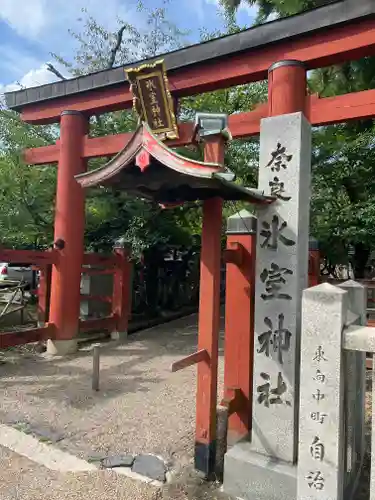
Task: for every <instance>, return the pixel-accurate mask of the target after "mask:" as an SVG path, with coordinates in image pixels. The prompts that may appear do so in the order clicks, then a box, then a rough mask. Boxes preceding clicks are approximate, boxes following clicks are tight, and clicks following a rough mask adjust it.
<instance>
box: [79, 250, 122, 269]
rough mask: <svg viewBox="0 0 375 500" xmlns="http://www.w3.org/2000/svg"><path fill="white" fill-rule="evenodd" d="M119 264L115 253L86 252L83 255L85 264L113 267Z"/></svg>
mask: <svg viewBox="0 0 375 500" xmlns="http://www.w3.org/2000/svg"><path fill="white" fill-rule="evenodd" d="M116 264H117V260H116V256H115V255H101V254H99V253H85V254H84V256H83V265H84V266H103V267H104V266H106V267H112V266H115V265H116Z"/></svg>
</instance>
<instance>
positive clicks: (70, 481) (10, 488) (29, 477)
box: [0, 447, 160, 500]
mask: <svg viewBox="0 0 375 500" xmlns="http://www.w3.org/2000/svg"><path fill="white" fill-rule="evenodd" d="M0 498H1V500H47V499H48V500H65V499H69V500H83V499H87V498H89V499H90V500H103V499H111V500H156V499H158V498H160V489H159V488H156V487H154V486H152V485H149V484H145V483H142V482H139V481H134V480H132V479H129V478H127V477H124V476H119V475H117V474H116V473H114V472H112V471H110V470H109V471H108V470H103V471H97V472H87V473H74V474H73V473H65V474H64V473H60V472H56V471H51V470H50V469H46V468H45V467H43V466H41V465H37V464H36V463H35V462H33V461H30V460H28V459H27V458H24V457H22V456H20V455H17V454H16V453H14V452H12V451H10V450H8V449H7V448H3V447H0Z"/></svg>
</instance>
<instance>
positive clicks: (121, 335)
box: [111, 332, 128, 342]
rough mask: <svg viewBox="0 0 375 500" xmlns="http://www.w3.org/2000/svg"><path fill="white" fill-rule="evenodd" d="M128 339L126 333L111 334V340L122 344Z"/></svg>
mask: <svg viewBox="0 0 375 500" xmlns="http://www.w3.org/2000/svg"><path fill="white" fill-rule="evenodd" d="M127 338H128V332H111V339H112V340H117V341H118V342H123V341H125V340H126V339H127Z"/></svg>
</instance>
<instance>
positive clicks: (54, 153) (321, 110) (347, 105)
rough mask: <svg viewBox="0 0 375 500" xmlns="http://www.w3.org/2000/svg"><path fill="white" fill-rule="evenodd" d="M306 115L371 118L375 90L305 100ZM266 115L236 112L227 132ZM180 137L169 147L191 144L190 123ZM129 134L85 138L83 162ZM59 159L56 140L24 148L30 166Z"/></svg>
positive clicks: (248, 131)
mask: <svg viewBox="0 0 375 500" xmlns="http://www.w3.org/2000/svg"><path fill="white" fill-rule="evenodd" d="M307 101H308V102H307V104H306V114H307V117H308V119H309V120H310V122H311V124H312V125H316V126H318V125H332V124H334V123H340V122H346V121H350V120H358V119H363V118H371V117H374V116H375V90H365V91H362V92H354V93H352V94H344V95H340V96H335V97H326V98H323V99H319V98H318V97H317V96H309V97H307ZM267 116H268V105H267V104H261V105H259V106H258V107H257V108H256V109H255V110H254V111H250V112H247V113H239V114H236V115H231V116H230V117H229V129H230V131H231V133H232V136H233V138H240V137H251V136H254V135H257V134H259V127H260V120H261V119H262V118H266V117H267ZM179 133H180V138H179V139H177V140H174V141H168V142H167V144H168V146H169V147H175V146H185V145H187V144H190V143H191V139H192V135H193V124H192V123H181V124H180V125H179ZM132 135H133V134H132V133H125V134H116V135H107V136H104V137H95V138H88V137H87V138H86V139H85V142H84V149H83V156H84V158H86V159H89V158H96V157H100V156H113V155H115V154H117V153H118V152H119V151H121V149H122V148H123V147H124V146H125V145H126V144H127V143H128V142H129V140H130V139H131V137H132ZM58 159H59V141H57V143H56V144H54V145H52V146H44V147H40V148H32V149H27V150H26V151H25V161H26V163H28V164H30V165H43V164H48V163H56V162H57V161H58Z"/></svg>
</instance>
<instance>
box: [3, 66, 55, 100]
mask: <svg viewBox="0 0 375 500" xmlns="http://www.w3.org/2000/svg"><path fill="white" fill-rule="evenodd" d="M57 80H58V78H57V77H56V75H54V74H53V73H51V72H50V71H48V69H47V67H46V65H45V64H42V65H41V66H40V67H39V68H37V69H31V70H30V71H28V72H27V73H26V74H25V75H24V76H23V77H22V78H21V79H20V80H19V82H17V83H16V82H14V83H10V84H8V85H2V84H1V83H0V103H1V101H2V94H4V93H5V92H12V91H14V90H20V89H23V88H29V87H38V86H39V85H44V84H46V83H52V82H56V81H57Z"/></svg>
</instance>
